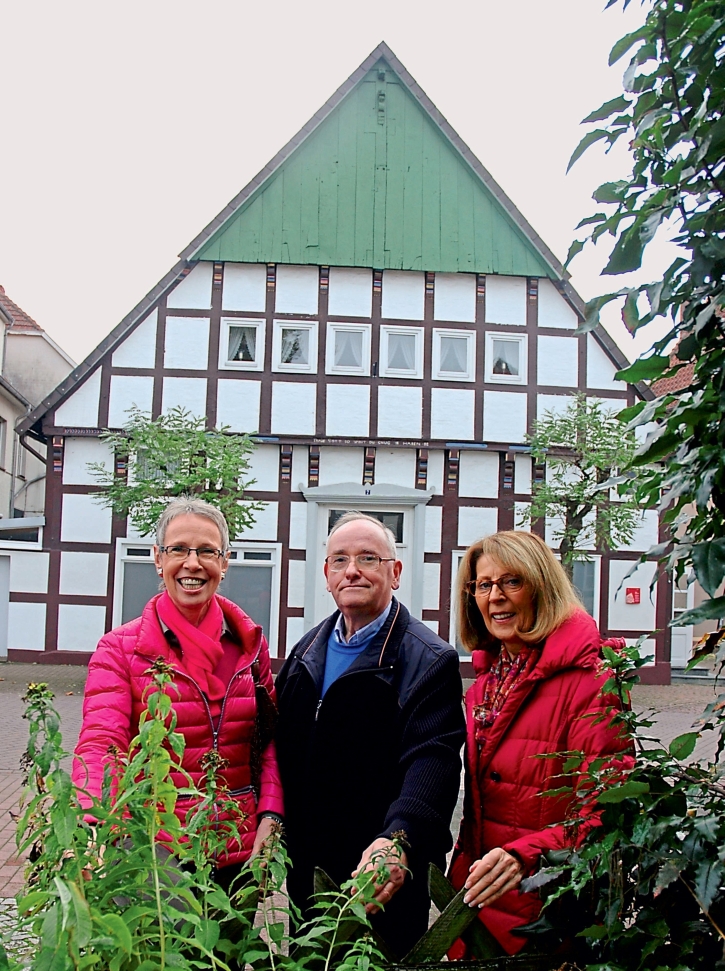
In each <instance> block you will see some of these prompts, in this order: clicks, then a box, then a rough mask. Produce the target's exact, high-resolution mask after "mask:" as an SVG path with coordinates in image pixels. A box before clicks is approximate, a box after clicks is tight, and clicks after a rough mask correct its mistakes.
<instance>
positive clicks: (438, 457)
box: [427, 448, 446, 495]
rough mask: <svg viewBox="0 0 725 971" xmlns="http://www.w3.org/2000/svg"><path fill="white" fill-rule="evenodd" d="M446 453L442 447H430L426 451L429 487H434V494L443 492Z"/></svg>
mask: <svg viewBox="0 0 725 971" xmlns="http://www.w3.org/2000/svg"><path fill="white" fill-rule="evenodd" d="M445 461H446V455H445V452H444V451H443V450H442V449H438V448H436V449H431V450H430V451H429V452H428V481H427V486H428V488H429V489H435V492H436V495H441V494H442V492H443V472H444V467H445Z"/></svg>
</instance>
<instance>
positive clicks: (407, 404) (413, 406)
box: [378, 385, 423, 438]
mask: <svg viewBox="0 0 725 971" xmlns="http://www.w3.org/2000/svg"><path fill="white" fill-rule="evenodd" d="M422 427H423V389H422V388H402V387H399V386H395V385H383V386H381V387H379V388H378V438H420V437H421V432H422Z"/></svg>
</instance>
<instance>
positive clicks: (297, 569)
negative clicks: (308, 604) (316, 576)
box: [287, 560, 307, 607]
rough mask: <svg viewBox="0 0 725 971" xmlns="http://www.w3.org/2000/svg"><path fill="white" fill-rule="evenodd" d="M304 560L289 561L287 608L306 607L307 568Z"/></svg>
mask: <svg viewBox="0 0 725 971" xmlns="http://www.w3.org/2000/svg"><path fill="white" fill-rule="evenodd" d="M306 566H307V564H306V563H305V561H304V560H289V570H288V573H287V606H288V607H304V605H305V567H306Z"/></svg>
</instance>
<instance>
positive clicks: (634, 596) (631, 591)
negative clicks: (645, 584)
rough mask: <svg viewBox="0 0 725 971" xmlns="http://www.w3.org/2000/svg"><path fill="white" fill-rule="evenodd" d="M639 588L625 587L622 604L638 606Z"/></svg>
mask: <svg viewBox="0 0 725 971" xmlns="http://www.w3.org/2000/svg"><path fill="white" fill-rule="evenodd" d="M640 593H641V591H640V588H639V587H627V588H626V589H625V591H624V602H625V603H627V604H638V603H639V602H640Z"/></svg>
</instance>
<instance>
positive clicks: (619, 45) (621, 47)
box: [608, 27, 647, 67]
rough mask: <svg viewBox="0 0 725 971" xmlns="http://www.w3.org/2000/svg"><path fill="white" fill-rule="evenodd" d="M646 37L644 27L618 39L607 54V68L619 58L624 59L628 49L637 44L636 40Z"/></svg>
mask: <svg viewBox="0 0 725 971" xmlns="http://www.w3.org/2000/svg"><path fill="white" fill-rule="evenodd" d="M646 36H647V30H646V28H645V27H638V28H637V30H633V31H632V33H631V34H625V35H624V37H620V38H619V40H618V41H617V42H616V44H615V45H614V47H613V48H612V49H611V51H610V52H609V62H608V63H609V66H610V67H611V66H612V64H616V63H617V61H618V60H619V59H620V57H624V55H625V54H626V53H627V51H628V50H630V48H631V47H632V46H633V45H634V44H636V43H637V41H638V40H644V38H645V37H646Z"/></svg>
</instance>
